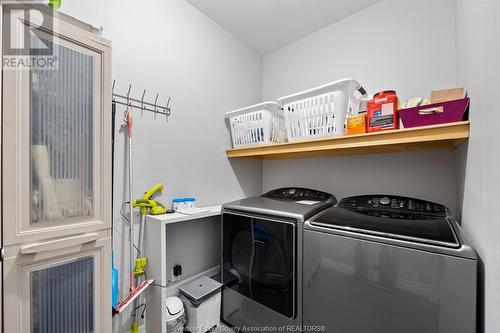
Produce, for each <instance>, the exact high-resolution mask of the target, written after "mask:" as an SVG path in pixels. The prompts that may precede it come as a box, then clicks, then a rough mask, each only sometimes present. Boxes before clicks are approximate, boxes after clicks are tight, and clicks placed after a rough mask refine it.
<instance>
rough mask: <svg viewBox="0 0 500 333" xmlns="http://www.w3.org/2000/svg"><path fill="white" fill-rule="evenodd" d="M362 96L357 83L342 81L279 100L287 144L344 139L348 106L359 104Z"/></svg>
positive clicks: (361, 88) (362, 93) (363, 92)
mask: <svg viewBox="0 0 500 333" xmlns="http://www.w3.org/2000/svg"><path fill="white" fill-rule="evenodd" d="M356 91H357V92H358V93H359V94H356V95H357V96H355V92H356ZM365 95H366V91H365V90H364V89H363V87H362V86H361V85H360V84H359V83H358V82H357V81H356V80H353V79H342V80H339V81H335V82H332V83H328V84H325V85H323V86H319V87H316V88H313V89H309V90H305V91H302V92H299V93H296V94H293V95H289V96H285V97H281V98H279V99H278V103H279V104H281V105H282V106H283V110H284V114H285V124H286V134H287V137H288V141H299V140H306V139H311V138H320V137H326V136H334V135H344V134H345V130H344V124H345V119H346V115H347V108H348V106H349V102H353V103H357V104H359V103H360V101H361V98H362V97H363V96H365Z"/></svg>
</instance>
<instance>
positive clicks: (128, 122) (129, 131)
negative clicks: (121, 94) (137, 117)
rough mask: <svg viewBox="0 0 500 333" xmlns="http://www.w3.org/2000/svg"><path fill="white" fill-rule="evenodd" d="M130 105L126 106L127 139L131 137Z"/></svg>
mask: <svg viewBox="0 0 500 333" xmlns="http://www.w3.org/2000/svg"><path fill="white" fill-rule="evenodd" d="M132 122H133V121H132V106H130V105H129V106H128V110H127V133H128V137H129V139H130V138H132Z"/></svg>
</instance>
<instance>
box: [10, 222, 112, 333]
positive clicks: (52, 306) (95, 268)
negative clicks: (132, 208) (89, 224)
mask: <svg viewBox="0 0 500 333" xmlns="http://www.w3.org/2000/svg"><path fill="white" fill-rule="evenodd" d="M97 237H98V239H97V240H96V241H93V242H88V243H85V244H82V245H81V246H77V247H66V248H62V249H57V250H53V251H40V252H37V253H33V254H30V255H22V256H10V254H11V253H9V252H12V251H7V252H8V253H7V257H6V259H5V262H4V269H5V277H4V279H5V281H4V282H5V286H6V287H7V286H8V288H6V289H5V290H4V301H5V304H8V306H6V307H4V318H8V320H6V321H5V322H4V325H5V327H4V328H5V332H23V333H109V332H110V331H111V310H110V309H111V292H110V289H109V286H110V285H111V281H110V277H109V271H110V268H109V267H110V265H111V260H110V257H111V253H110V252H111V250H110V243H111V239H110V237H109V232H108V231H101V232H99V233H97Z"/></svg>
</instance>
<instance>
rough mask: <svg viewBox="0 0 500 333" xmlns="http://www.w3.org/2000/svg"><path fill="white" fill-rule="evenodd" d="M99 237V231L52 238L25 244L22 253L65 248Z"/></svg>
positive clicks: (92, 240)
mask: <svg viewBox="0 0 500 333" xmlns="http://www.w3.org/2000/svg"><path fill="white" fill-rule="evenodd" d="M98 238H99V234H97V233H91V234H84V235H79V236H73V237H66V238H59V239H55V240H51V241H48V242H41V243H34V244H30V245H26V246H23V247H22V248H21V253H22V254H32V253H39V252H46V251H52V250H57V249H61V248H65V247H70V246H75V245H82V244H85V243H89V242H94V241H96V240H97V239H98Z"/></svg>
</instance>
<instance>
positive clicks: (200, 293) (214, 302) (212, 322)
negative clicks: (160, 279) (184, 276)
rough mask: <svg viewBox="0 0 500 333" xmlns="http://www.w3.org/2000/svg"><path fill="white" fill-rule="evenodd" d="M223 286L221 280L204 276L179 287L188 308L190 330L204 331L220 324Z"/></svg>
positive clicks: (201, 332)
mask: <svg viewBox="0 0 500 333" xmlns="http://www.w3.org/2000/svg"><path fill="white" fill-rule="evenodd" d="M221 287H222V284H220V283H219V282H217V281H215V280H212V279H211V278H209V277H208V276H202V277H201V278H199V279H196V280H194V281H192V282H190V283H188V284H186V285H185V286H182V287H180V288H179V293H180V296H181V299H182V301H183V303H184V306H185V308H186V314H187V325H186V329H187V330H188V331H190V332H191V333H203V332H207V331H210V330H212V329H213V328H214V327H218V326H219V323H220V308H221Z"/></svg>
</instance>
